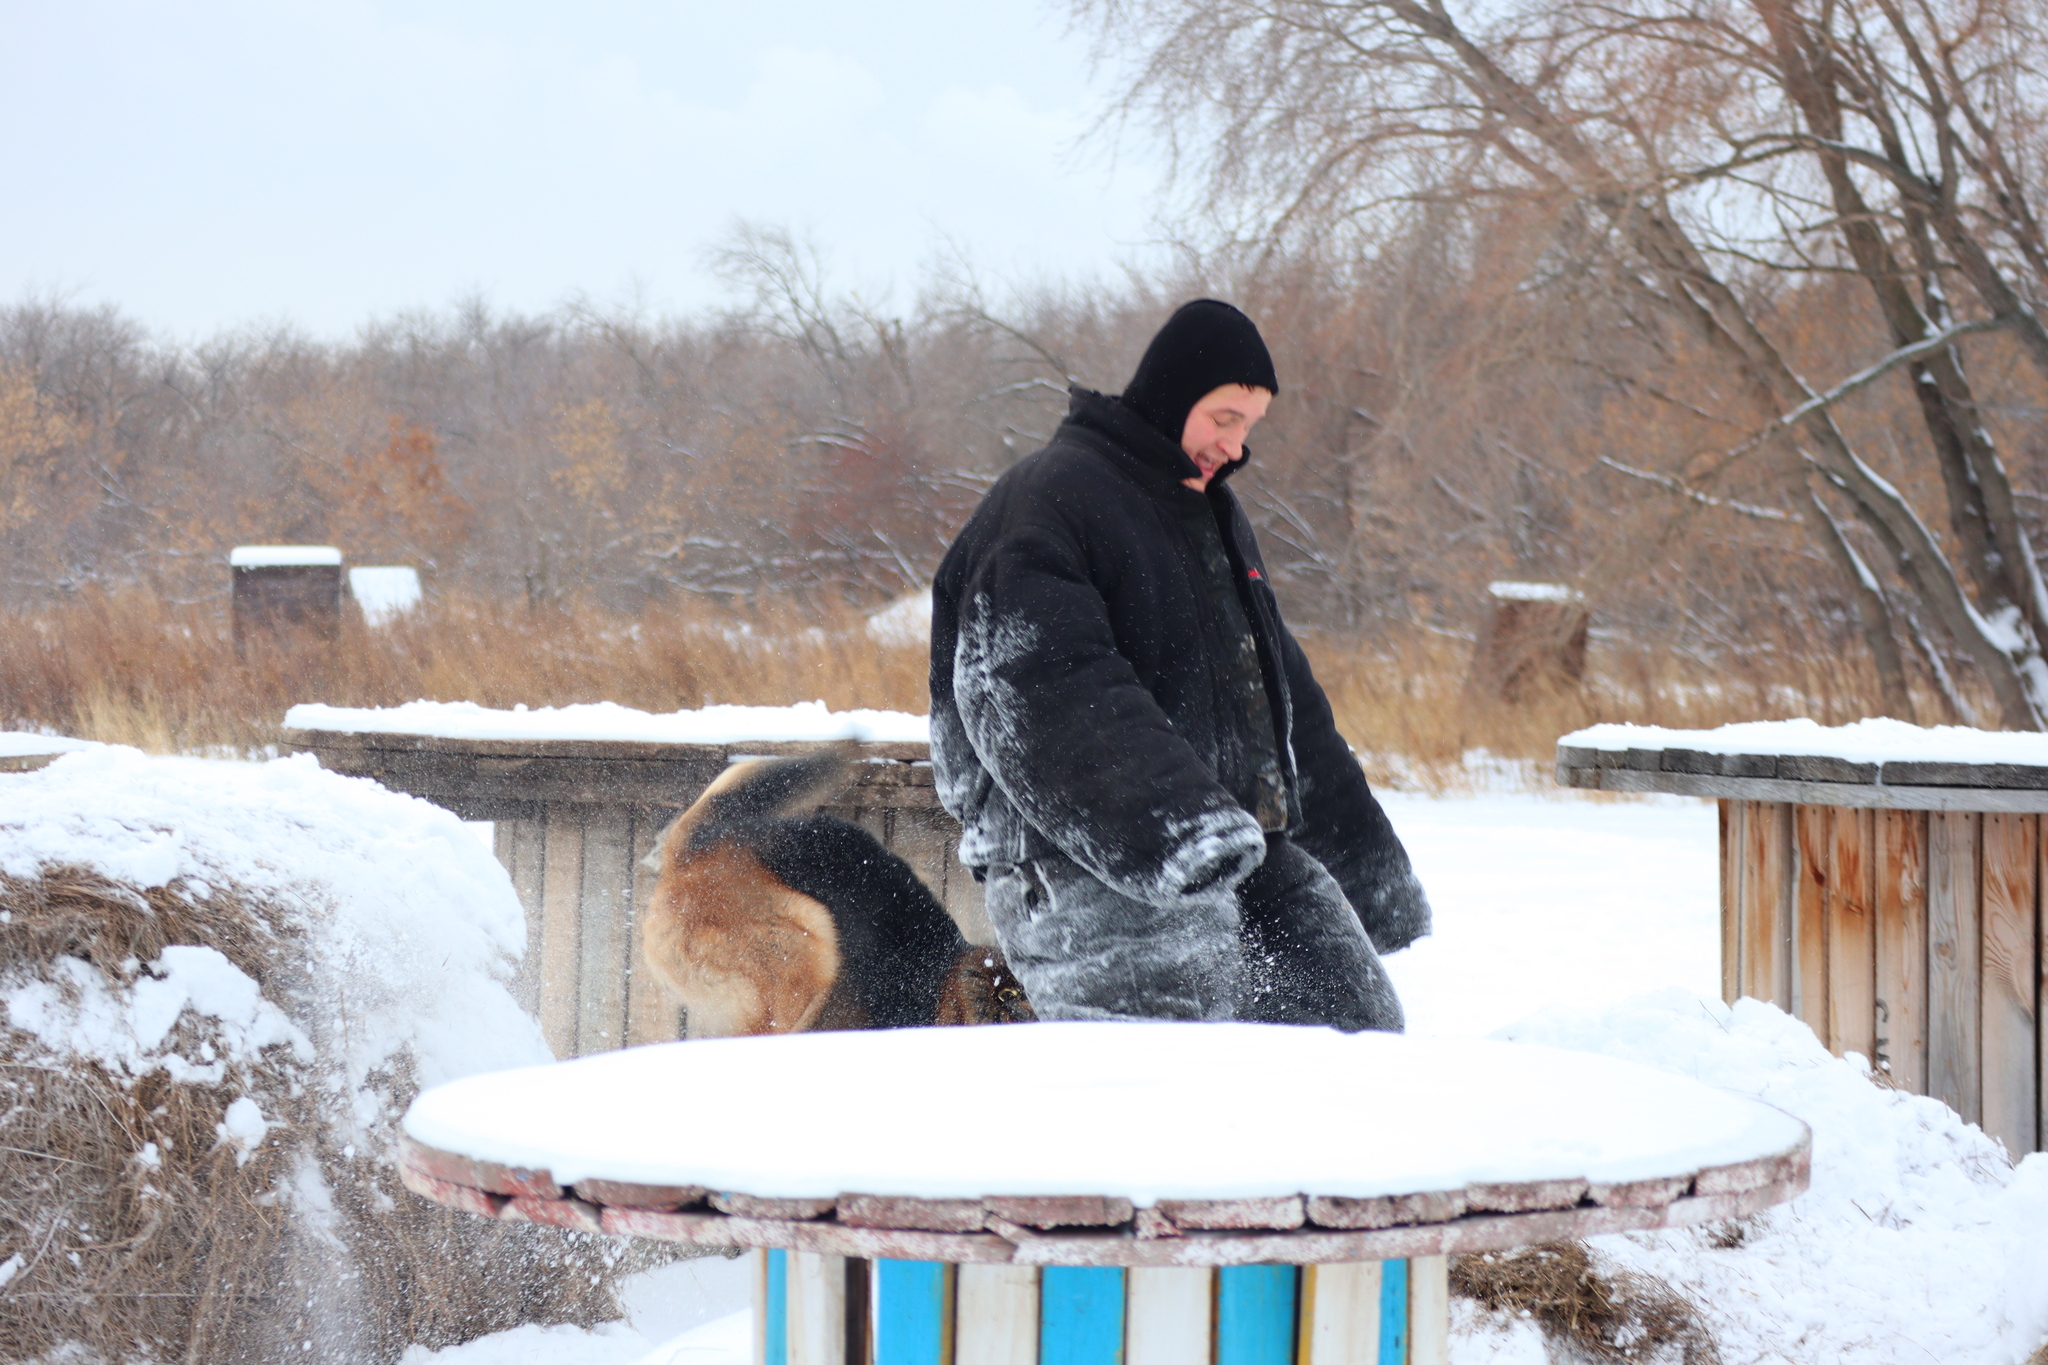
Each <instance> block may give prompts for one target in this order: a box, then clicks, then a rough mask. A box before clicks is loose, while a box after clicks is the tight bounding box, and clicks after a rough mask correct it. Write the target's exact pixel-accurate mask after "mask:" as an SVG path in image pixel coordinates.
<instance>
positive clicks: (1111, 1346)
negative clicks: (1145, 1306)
mask: <svg viewBox="0 0 2048 1365" xmlns="http://www.w3.org/2000/svg"><path fill="white" fill-rule="evenodd" d="M1123 1358H1124V1272H1123V1271H1122V1269H1120V1268H1118V1267H1115V1266H1110V1267H1098V1266H1071V1265H1049V1266H1047V1267H1046V1268H1045V1269H1044V1270H1043V1271H1041V1272H1039V1277H1038V1365H1123ZM875 1365H882V1362H881V1361H876V1362H875ZM961 1365H967V1362H964V1361H963V1362H962V1363H961Z"/></svg>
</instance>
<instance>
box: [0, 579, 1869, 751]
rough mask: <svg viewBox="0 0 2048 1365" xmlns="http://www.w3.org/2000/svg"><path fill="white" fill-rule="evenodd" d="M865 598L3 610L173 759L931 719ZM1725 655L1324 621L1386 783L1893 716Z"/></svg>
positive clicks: (1840, 678)
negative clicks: (1556, 682)
mask: <svg viewBox="0 0 2048 1365" xmlns="http://www.w3.org/2000/svg"><path fill="white" fill-rule="evenodd" d="M865 625H866V622H865V620H864V618H863V617H862V616H861V615H860V613H858V612H857V611H854V610H852V609H851V608H848V607H845V606H843V605H839V604H837V603H829V602H828V603H826V604H823V605H816V604H806V603H802V602H797V601H791V600H783V601H770V602H765V603H759V604H756V605H753V606H750V607H746V608H736V607H732V606H728V605H720V604H713V603H708V602H705V601H702V600H701V599H685V600H683V601H680V602H675V603H671V604H665V605H657V606H650V607H648V608H646V609H643V610H641V611H639V612H637V613H626V612H620V611H614V610H609V609H606V608H603V607H600V606H597V605H594V604H590V603H583V604H561V603H543V604H539V605H528V604H526V603H523V602H504V601H493V600H490V599H487V598H482V597H476V596H469V595H463V594H448V595H443V596H440V597H438V598H436V599H435V600H434V601H433V602H431V603H430V604H429V606H428V607H427V608H426V609H425V610H423V611H421V612H418V613H415V614H413V615H410V616H407V617H404V618H402V619H400V620H399V621H398V622H396V623H394V624H392V625H390V626H388V627H383V628H378V629H371V628H369V627H367V626H365V625H364V624H363V623H362V621H361V620H360V619H355V620H349V621H347V622H345V623H344V627H343V630H342V633H341V637H340V639H339V640H338V641H337V642H334V643H331V644H329V643H324V642H322V641H319V640H317V639H313V638H310V637H303V636H301V637H292V636H286V637H280V638H277V639H274V640H259V641H257V642H255V643H253V644H252V645H251V647H250V648H249V649H248V650H247V652H246V655H245V656H244V657H237V656H236V653H235V649H234V646H233V643H232V641H231V639H230V636H229V632H228V624H227V620H226V614H225V611H224V609H223V608H222V607H221V606H220V605H218V604H210V603H202V604H197V605H191V604H176V603H171V602H167V601H165V600H163V599H162V598H159V597H157V596H155V595H152V594H150V593H148V592H146V591H143V590H141V589H130V590H123V591H118V592H111V593H103V592H97V591H88V592H82V593H79V594H77V595H75V596H74V597H72V598H71V599H69V600H68V601H66V602H63V603H61V604H59V605H56V606H52V607H48V608H44V609H41V610H34V611H24V612H17V613H14V614H0V725H5V726H11V727H22V726H32V727H40V728H45V729H49V730H53V731H57V732H59V733H63V734H68V735H75V736H78V737H80V738H86V739H97V740H105V741H111V742H117V743H124V744H133V745H136V746H137V747H139V748H143V749H146V750H150V751H152V752H186V753H189V752H212V753H238V754H249V753H257V752H261V751H262V750H263V749H264V748H265V746H267V745H270V744H274V743H275V742H276V740H277V737H278V730H279V726H280V723H281V722H282V720H283V717H284V714H285V712H286V711H287V710H288V709H289V708H290V707H291V706H293V705H294V704H296V703H299V702H326V703H329V704H332V705H340V706H392V705H398V704H401V703H404V702H408V701H414V700H418V699H427V700H434V701H474V702H478V703H480V704H482V705H485V706H495V707H510V706H514V705H519V704H524V705H527V706H563V705H569V704H572V703H578V702H596V701H613V702H618V703H619V704H621V705H624V706H631V707H637V708H640V709H642V710H648V711H673V710H678V709H682V708H688V707H698V706H705V705H712V704H717V703H738V704H747V705H786V704H789V703H792V702H799V701H812V700H822V701H824V702H825V703H826V704H827V705H828V706H831V707H833V708H834V709H841V710H843V709H848V708H853V707H877V708H883V709H891V710H903V711H912V712H922V711H924V710H925V708H926V706H927V691H926V684H925V677H926V666H927V665H926V651H925V649H924V647H923V646H922V645H918V644H898V643H885V642H883V641H880V640H877V639H875V638H874V637H873V636H871V635H870V634H869V633H868V632H867V630H866V629H865ZM1773 643H1774V642H1771V641H1767V640H1760V641H1759V642H1758V648H1757V649H1755V650H1754V651H1752V652H1751V653H1750V654H1748V655H1746V656H1743V657H1742V658H1740V659H1738V660H1736V661H1735V662H1734V663H1733V664H1724V665H1722V666H1718V667H1716V668H1714V669H1712V670H1709V669H1708V668H1707V667H1706V666H1705V665H1702V664H1701V663H1699V662H1698V661H1696V660H1694V659H1692V658H1690V657H1689V656H1687V655H1683V654H1679V653H1677V652H1675V651H1671V650H1667V649H1659V648H1656V647H1652V646H1643V645H1633V644H1630V643H1628V642H1626V641H1619V640H1607V639H1600V638H1596V639H1595V642H1594V644H1593V648H1592V651H1591V654H1590V662H1589V672H1588V676H1587V678H1586V681H1585V683H1584V685H1583V686H1580V687H1576V688H1572V689H1569V690H1561V691H1560V690H1553V691H1548V692H1538V693H1536V694H1535V695H1532V696H1525V697H1522V698H1521V699H1519V700H1517V701H1515V702H1509V701H1506V700H1504V699H1502V698H1500V697H1499V696H1497V695H1493V694H1491V693H1488V692H1487V691H1485V690H1484V689H1473V688H1468V687H1467V686H1466V674H1467V670H1468V668H1469V666H1470V661H1471V656H1472V649H1473V646H1472V644H1471V642H1470V641H1468V640H1465V639H1462V638H1460V637H1457V636H1453V635H1448V634H1444V633H1442V632H1436V631H1431V630H1426V629H1419V628H1406V629H1400V630H1381V631H1378V632H1375V633H1373V634H1370V635H1366V634H1358V635H1340V634H1336V633H1331V632H1306V633H1305V635H1304V645H1305V648H1306V649H1307V650H1308V652H1309V655H1310V658H1311V659H1312V660H1313V662H1314V664H1315V667H1316V672H1317V676H1318V677H1319V678H1320V679H1321V680H1322V682H1323V685H1324V688H1325V689H1326V690H1327V691H1328V693H1329V695H1330V701H1331V704H1332V706H1333V707H1334V709H1335V711H1336V714H1337V722H1338V727H1339V729H1340V730H1342V731H1343V733H1344V735H1345V736H1346V737H1347V738H1348V739H1349V740H1350V741H1351V742H1352V744H1353V745H1354V746H1356V747H1357V748H1358V749H1359V750H1360V751H1361V753H1363V754H1365V755H1366V757H1367V764H1368V768H1369V770H1371V771H1372V773H1373V775H1374V776H1375V778H1377V779H1379V780H1382V781H1385V780H1394V781H1397V782H1402V783H1408V784H1417V785H1421V786H1424V787H1428V788H1432V789H1440V788H1442V787H1445V786H1456V785H1460V784H1461V783H1463V782H1464V781H1466V780H1467V777H1466V773H1467V765H1466V756H1467V755H1468V754H1470V753H1472V752H1473V751H1475V750H1485V751H1487V752H1488V753H1490V754H1492V755H1494V756H1496V757H1499V758H1505V759H1515V760H1532V761H1535V762H1537V763H1538V764H1541V763H1542V762H1544V761H1545V760H1547V759H1548V758H1549V756H1550V754H1551V751H1552V747H1553V745H1554V744H1555V743H1556V740H1557V737H1558V736H1559V735H1561V734H1564V733H1566V732H1567V731H1570V730H1573V729H1577V728H1579V727H1580V726H1583V725H1588V724H1592V723H1594V722H1597V721H1636V722H1641V723H1646V724H1658V725H1671V726H1686V727H1691V726H1711V725H1718V724H1722V723H1725V722H1727V721H1731V720H1756V719H1768V718H1774V717H1782V716H1791V715H1810V716H1813V717H1815V718H1817V719H1820V720H1822V721H1825V722H1831V723H1832V722H1840V721H1846V720H1853V719H1856V718H1858V717H1860V716H1864V715H1869V714H1873V713H1874V711H1875V708H1874V706H1873V705H1872V701H1873V699H1874V698H1875V696H1876V692H1877V689H1876V685H1875V681H1874V679H1872V678H1870V677H1868V676H1866V674H1867V672H1868V670H1867V669H1863V670H1859V669H1858V668H1856V667H1853V666H1846V665H1843V664H1841V663H1839V662H1836V663H1832V664H1831V663H1828V662H1827V661H1826V660H1821V659H1815V658H1814V657H1813V656H1812V655H1811V654H1810V653H1808V652H1803V651H1801V650H1800V649H1798V648H1796V643H1797V642H1794V641H1784V642H1776V643H1777V644H1778V645H1779V647H1777V648H1772V647H1771V646H1772V644H1773Z"/></svg>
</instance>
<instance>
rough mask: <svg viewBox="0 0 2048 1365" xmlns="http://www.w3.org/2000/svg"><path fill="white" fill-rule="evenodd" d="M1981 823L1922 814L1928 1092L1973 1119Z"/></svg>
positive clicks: (1971, 816) (1977, 1097)
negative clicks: (1924, 834) (1924, 826)
mask: <svg viewBox="0 0 2048 1365" xmlns="http://www.w3.org/2000/svg"><path fill="white" fill-rule="evenodd" d="M1982 826H1983V817H1981V816H1979V815H1977V814H1976V813H1974V812H1971V811H1931V812H1929V813H1928V818H1927V1093H1928V1094H1930V1095H1932V1096H1934V1098H1936V1099H1938V1100H1940V1101H1941V1102H1942V1103H1944V1104H1946V1105H1948V1106H1949V1108H1951V1109H1953V1110H1955V1111H1956V1112H1957V1113H1958V1114H1961V1115H1962V1116H1963V1117H1964V1118H1965V1119H1967V1120H1968V1121H1969V1122H1971V1123H1976V1122H1978V1121H1980V1120H1981V1119H1982V1118H1983V1116H1984V1108H1983V1103H1982V1100H1983V1093H1984V1092H1983V1084H1982V1075H1981V1073H1980V1071H1979V1069H1978V1066H1979V1054H1978V1031H1979V1026H1980V1024H1981V1019H1980V1017H1979V1003H1978V1002H1979V992H1980V985H1981V980H1980V977H1979V975H1978V968H1979V963H1980V960H1981V956H1982V951H1981V947H1980V944H1979V941H1978V936H1977V925H1978V890H1977V888H1978V882H1977V868H1978V861H1977V859H1978V849H1979V834H1980V832H1981V830H1982Z"/></svg>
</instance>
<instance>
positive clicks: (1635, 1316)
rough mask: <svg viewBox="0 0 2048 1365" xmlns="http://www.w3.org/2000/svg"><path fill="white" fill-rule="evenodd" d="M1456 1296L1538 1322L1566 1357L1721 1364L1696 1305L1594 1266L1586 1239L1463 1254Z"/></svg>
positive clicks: (1626, 1363) (1454, 1271)
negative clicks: (1478, 1253)
mask: <svg viewBox="0 0 2048 1365" xmlns="http://www.w3.org/2000/svg"><path fill="white" fill-rule="evenodd" d="M1451 1292H1452V1293H1453V1294H1456V1295H1459V1296H1460V1297H1462V1298H1467V1299H1471V1300H1473V1301H1474V1302H1476V1303H1478V1304H1480V1305H1481V1306H1482V1307H1484V1308H1487V1309H1489V1310H1491V1311H1493V1312H1495V1313H1504V1314H1507V1315H1509V1316H1511V1317H1519V1316H1527V1317H1529V1318H1532V1319H1533V1320H1534V1321H1535V1322H1536V1325H1537V1326H1538V1327H1540V1328H1541V1329H1542V1331H1543V1335H1544V1337H1545V1338H1546V1339H1547V1340H1548V1341H1550V1342H1551V1343H1553V1345H1555V1346H1557V1347H1561V1348H1562V1352H1563V1354H1564V1355H1565V1358H1567V1359H1570V1358H1574V1357H1576V1358H1578V1359H1583V1360H1589V1361H1595V1362H1599V1363H1600V1365H1650V1363H1651V1362H1662V1361H1673V1362H1681V1361H1682V1362H1683V1365H1720V1359H1721V1353H1720V1351H1719V1350H1718V1349H1717V1348H1716V1347H1715V1345H1714V1339H1713V1336H1712V1335H1711V1334H1710V1333H1709V1332H1708V1331H1707V1327H1706V1324H1705V1323H1704V1322H1702V1321H1701V1320H1700V1315H1699V1310H1698V1309H1697V1308H1696V1307H1694V1305H1693V1304H1692V1302H1691V1301H1690V1300H1688V1299H1687V1298H1686V1297H1685V1296H1684V1295H1682V1294H1680V1293H1679V1292H1678V1291H1677V1290H1675V1289H1673V1288H1672V1287H1671V1286H1670V1285H1668V1284H1665V1283H1664V1282H1662V1281H1661V1280H1657V1279H1653V1278H1651V1277H1650V1276H1647V1275H1641V1274H1637V1273H1634V1272H1632V1271H1605V1272H1603V1271H1601V1270H1599V1269H1597V1268H1595V1267H1594V1265H1593V1261H1592V1257H1591V1256H1590V1255H1588V1254H1587V1251H1586V1246H1585V1243H1583V1242H1559V1243H1557V1244H1555V1245H1553V1246H1542V1247H1531V1248H1529V1249H1528V1250H1526V1251H1512V1252H1507V1251H1502V1252H1487V1253H1484V1254H1480V1255H1473V1256H1460V1257H1457V1258H1456V1259H1455V1260H1453V1261H1452V1262H1451Z"/></svg>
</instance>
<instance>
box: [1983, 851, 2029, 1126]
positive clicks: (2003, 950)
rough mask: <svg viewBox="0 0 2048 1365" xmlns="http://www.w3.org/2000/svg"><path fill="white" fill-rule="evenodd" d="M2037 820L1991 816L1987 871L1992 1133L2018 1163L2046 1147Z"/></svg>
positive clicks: (1988, 1117) (1987, 1068)
mask: <svg viewBox="0 0 2048 1365" xmlns="http://www.w3.org/2000/svg"><path fill="white" fill-rule="evenodd" d="M2037 824H2038V822H2037V820H2036V818H2035V817H2033V816H2027V815H1987V816H1985V817H1984V828H1983V841H1984V842H1983V856H1982V862H1981V864H1980V866H1981V868H1982V874H1983V875H1982V890H1981V893H1980V894H1981V896H1982V905H1983V916H1984V918H1983V925H1982V931H1983V942H1984V956H1983V989H1982V996H1981V998H1980V1005H1981V1007H1982V1009H1983V1028H1982V1031H1981V1034H1980V1039H1979V1042H1980V1046H1981V1047H1982V1049H1983V1053H1982V1056H1983V1066H1982V1074H1983V1077H1984V1081H1983V1086H1984V1092H1983V1105H1984V1118H1983V1124H1984V1131H1985V1132H1987V1133H1989V1134H1990V1135H1991V1136H1993V1137H1995V1138H1997V1139H1998V1140H1999V1141H2001V1142H2003V1143H2004V1144H2005V1150H2006V1151H2008V1152H2010V1153H2011V1154H2012V1158H2013V1160H2015V1161H2017V1160H2019V1159H2020V1157H2022V1156H2024V1155H2026V1154H2027V1153H2028V1152H2031V1151H2034V1150H2036V1149H2037V1148H2038V1147H2039V1146H2040V1145H2041V1142H2040V1133H2039V1131H2038V1128H2037V1125H2038V1124H2039V1122H2040V1108H2041V1102H2040V1093H2039V1087H2040V1064H2039V1060H2038V1058H2037V1057H2036V1056H2035V1048H2036V1046H2037V1038H2038V1035H2037V1033H2036V1029H2035V1021H2036V1017H2037V1016H2036V1003H2037V1002H2036V996H2037V995H2038V993H2039V990H2040V986H2039V981H2040V969H2039V966H2038V964H2037V962H2036V953H2037V951H2038V945H2039V942H2040V929H2039V923H2038V920H2039V914H2038V909H2037V906H2038V892H2037V889H2036V884H2035V876H2036V873H2035V865H2036V862H2037V858H2038V855H2037V853H2036V850H2035V847H2034V841H2035V838H2036V829H2037Z"/></svg>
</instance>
